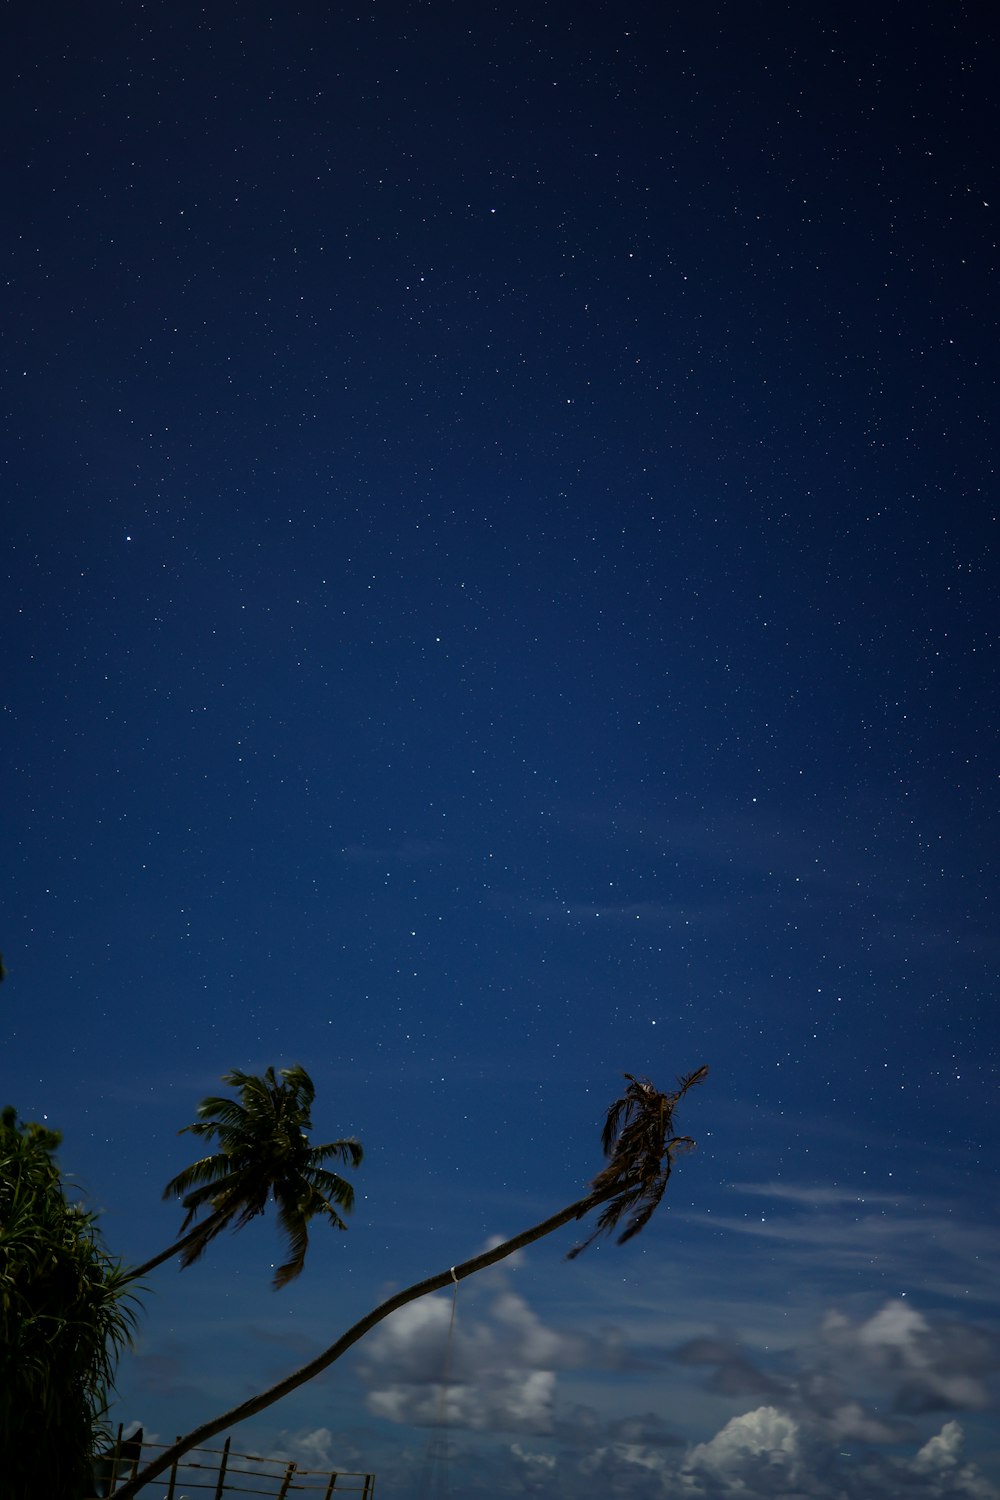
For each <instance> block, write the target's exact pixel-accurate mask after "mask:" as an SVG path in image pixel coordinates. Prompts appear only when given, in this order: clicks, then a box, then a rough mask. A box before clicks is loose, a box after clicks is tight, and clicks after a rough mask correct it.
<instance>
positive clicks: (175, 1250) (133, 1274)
mask: <svg viewBox="0 0 1000 1500" xmlns="http://www.w3.org/2000/svg"><path fill="white" fill-rule="evenodd" d="M222 1218H223V1215H222V1213H214V1214H211V1215H210V1216H209V1217H208V1218H207V1219H204V1220H203V1221H202V1222H201V1223H200V1224H196V1225H195V1227H194V1228H193V1229H189V1230H188V1232H187V1234H182V1235H181V1237H180V1239H179V1240H175V1241H174V1243H173V1244H172V1245H168V1246H167V1248H166V1250H161V1251H160V1253H159V1255H154V1256H153V1257H152V1259H151V1260H144V1261H143V1263H142V1265H141V1266H136V1267H135V1269H134V1270H131V1271H129V1272H128V1273H127V1275H126V1276H125V1279H124V1281H123V1282H122V1285H123V1286H127V1285H128V1283H129V1282H130V1281H138V1279H139V1277H140V1276H145V1275H147V1273H148V1272H150V1271H153V1270H155V1269H156V1267H157V1266H160V1265H162V1264H163V1262H164V1261H165V1260H171V1259H172V1258H173V1257H174V1256H175V1255H180V1253H181V1251H182V1250H186V1249H187V1247H188V1245H190V1244H191V1242H192V1240H196V1239H197V1238H198V1237H199V1236H200V1235H203V1234H204V1233H205V1230H206V1229H209V1228H211V1226H212V1224H213V1223H214V1221H215V1220H216V1219H222ZM115 1493H117V1491H116V1492H115Z"/></svg>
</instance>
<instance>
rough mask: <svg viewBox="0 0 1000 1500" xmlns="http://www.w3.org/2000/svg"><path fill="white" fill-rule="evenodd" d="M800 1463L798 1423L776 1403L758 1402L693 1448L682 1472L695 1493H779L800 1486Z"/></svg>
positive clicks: (688, 1485) (686, 1483) (686, 1484)
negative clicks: (709, 1440) (758, 1403)
mask: <svg viewBox="0 0 1000 1500" xmlns="http://www.w3.org/2000/svg"><path fill="white" fill-rule="evenodd" d="M801 1467H802V1465H801V1455H800V1447H799V1429H798V1427H797V1425H796V1423H795V1422H794V1421H793V1419H792V1418H791V1417H790V1416H788V1415H787V1413H785V1412H782V1411H779V1410H778V1409H777V1408H776V1407H774V1406H761V1407H758V1408H757V1410H756V1411H749V1412H746V1413H745V1414H744V1415H743V1416H741V1417H733V1419H732V1420H731V1421H730V1422H727V1423H726V1425H725V1427H723V1429H722V1431H721V1432H718V1433H716V1435H715V1437H714V1438H712V1440H711V1442H708V1443H699V1444H698V1445H697V1446H696V1447H695V1448H693V1449H692V1450H691V1452H690V1454H689V1455H688V1457H687V1459H686V1460H685V1462H684V1465H683V1467H682V1469H681V1474H680V1477H681V1479H682V1481H683V1483H684V1484H685V1486H686V1487H687V1488H688V1489H692V1490H694V1491H695V1493H699V1492H700V1493H706V1492H709V1491H710V1492H712V1493H716V1494H719V1495H730V1494H732V1495H735V1494H743V1493H745V1492H746V1491H747V1490H749V1491H750V1492H751V1493H752V1494H769V1495H777V1494H782V1493H788V1492H789V1491H790V1490H793V1489H795V1488H796V1487H797V1486H798V1484H799V1480H800V1477H801Z"/></svg>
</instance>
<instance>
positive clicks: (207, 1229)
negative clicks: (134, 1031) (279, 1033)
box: [133, 1064, 363, 1288]
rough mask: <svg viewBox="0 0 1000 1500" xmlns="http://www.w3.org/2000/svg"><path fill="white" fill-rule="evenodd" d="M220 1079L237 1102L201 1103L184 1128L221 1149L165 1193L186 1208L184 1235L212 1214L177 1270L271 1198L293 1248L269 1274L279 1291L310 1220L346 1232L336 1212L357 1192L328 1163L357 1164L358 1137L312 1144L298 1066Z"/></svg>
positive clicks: (307, 1084) (299, 1257)
mask: <svg viewBox="0 0 1000 1500" xmlns="http://www.w3.org/2000/svg"><path fill="white" fill-rule="evenodd" d="M279 1079H280V1080H281V1081H280V1082H279ZM222 1081H223V1083H228V1084H229V1085H230V1087H231V1088H234V1089H236V1090H237V1092H238V1094H239V1100H238V1101H237V1100H234V1099H227V1098H221V1097H213V1098H209V1099H203V1100H202V1102H201V1104H200V1105H199V1106H198V1116H199V1118H198V1119H197V1120H196V1121H195V1123H194V1124H193V1125H185V1126H184V1131H190V1132H191V1133H192V1134H193V1135H203V1136H207V1137H208V1138H209V1139H212V1138H214V1139H215V1140H216V1142H217V1144H218V1145H219V1147H220V1149H219V1150H218V1151H217V1152H216V1153H215V1154H214V1155H212V1156H205V1157H203V1158H202V1159H201V1161H196V1162H194V1163H193V1164H192V1165H191V1166H190V1167H186V1168H185V1169H184V1171H183V1172H180V1173H178V1175H177V1176H176V1177H174V1178H173V1179H172V1180H171V1181H170V1182H168V1183H167V1186H166V1187H165V1188H164V1191H163V1196H164V1198H169V1197H177V1198H180V1199H181V1200H182V1202H183V1204H184V1207H185V1208H186V1209H187V1218H186V1219H185V1220H184V1223H183V1225H182V1226H181V1234H182V1235H183V1234H184V1231H185V1230H186V1229H187V1228H188V1226H189V1225H190V1224H192V1223H193V1221H194V1219H195V1217H196V1216H197V1214H198V1211H199V1210H200V1209H202V1208H205V1207H209V1208H211V1209H212V1214H211V1217H210V1218H208V1219H206V1220H204V1222H203V1224H202V1226H201V1231H200V1232H199V1233H196V1234H194V1235H193V1236H192V1237H191V1238H189V1239H188V1241H187V1243H186V1244H183V1249H182V1250H181V1265H182V1266H189V1265H191V1264H192V1262H194V1261H196V1260H197V1259H198V1257H199V1256H200V1255H201V1254H202V1253H203V1252H204V1250H205V1248H206V1246H207V1245H208V1244H209V1243H210V1241H211V1240H213V1239H214V1238H215V1236H216V1235H217V1234H219V1233H221V1231H222V1230H223V1229H225V1228H226V1227H227V1226H228V1227H231V1228H233V1229H240V1228H242V1226H243V1225H244V1224H248V1223H249V1222H250V1220H251V1219H254V1218H256V1217H257V1215H258V1214H262V1213H263V1212H264V1209H265V1207H266V1206H267V1203H268V1201H269V1200H273V1202H274V1203H275V1204H276V1205H277V1209H278V1224H279V1226H280V1228H281V1231H282V1234H283V1235H284V1238H285V1240H286V1241H287V1244H288V1247H289V1251H290V1256H289V1259H288V1261H287V1262H286V1263H285V1265H283V1266H279V1267H278V1270H277V1272H276V1273H275V1277H274V1286H275V1288H278V1287H282V1286H285V1285H286V1284H287V1283H288V1282H289V1281H292V1280H293V1279H294V1278H295V1277H296V1276H298V1275H299V1274H300V1272H301V1270H302V1267H303V1264H304V1262H305V1256H306V1250H307V1248H308V1244H309V1223H310V1220H311V1219H313V1218H316V1217H319V1218H325V1219H326V1220H327V1221H328V1222H329V1223H330V1224H331V1225H332V1226H333V1227H334V1228H335V1229H346V1228H347V1225H346V1224H345V1223H344V1220H343V1218H342V1216H341V1214H340V1213H339V1212H338V1209H339V1210H343V1212H344V1213H347V1212H349V1211H350V1209H351V1208H352V1207H353V1204H354V1189H353V1187H352V1186H351V1184H350V1183H349V1182H348V1181H347V1180H346V1178H343V1177H341V1176H340V1175H339V1174H338V1173H337V1172H331V1171H330V1170H329V1169H328V1168H327V1166H326V1165H325V1163H326V1162H328V1161H330V1160H339V1161H342V1162H345V1163H349V1164H350V1165H351V1166H354V1167H356V1166H358V1165H359V1164H360V1162H361V1158H362V1154H363V1153H362V1150H361V1146H360V1145H359V1143H358V1142H357V1141H355V1140H341V1141H328V1142H327V1143H326V1144H325V1145H323V1146H312V1145H310V1144H309V1138H308V1136H307V1134H306V1132H307V1131H308V1130H311V1129H312V1119H311V1114H310V1112H311V1109H312V1103H313V1099H314V1097H315V1093H316V1090H315V1088H314V1086H313V1082H312V1079H311V1078H310V1077H309V1074H308V1073H307V1072H306V1070H305V1068H303V1067H302V1066H301V1065H300V1064H296V1065H295V1066H294V1067H291V1068H281V1069H280V1070H279V1072H278V1074H277V1075H275V1071H274V1069H273V1068H268V1070H267V1072H266V1073H265V1074H264V1076H263V1077H258V1076H257V1075H256V1074H252V1073H241V1072H240V1071H239V1070H238V1069H234V1070H233V1072H231V1073H226V1074H225V1075H224V1077H223V1080H222ZM184 1131H182V1132H181V1134H183V1133H184ZM182 1243H183V1242H182ZM158 1259H159V1257H158ZM140 1269H141V1270H145V1269H146V1268H144V1267H143V1268H140ZM133 1274H139V1273H138V1272H136V1273H133Z"/></svg>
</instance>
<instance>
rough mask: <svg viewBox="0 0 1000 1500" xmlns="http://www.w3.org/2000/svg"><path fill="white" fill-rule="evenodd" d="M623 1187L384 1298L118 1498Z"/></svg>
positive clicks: (172, 1451)
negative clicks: (406, 1310)
mask: <svg viewBox="0 0 1000 1500" xmlns="http://www.w3.org/2000/svg"><path fill="white" fill-rule="evenodd" d="M617 1191H618V1189H617V1188H614V1187H609V1188H606V1189H605V1190H604V1192H601V1193H589V1194H588V1195H587V1197H586V1198H579V1199H578V1200H577V1202H576V1203H571V1204H570V1205H569V1206H568V1207H567V1208H563V1209H560V1211H559V1213H557V1214H553V1215H552V1217H551V1218H550V1219H543V1220H542V1222H541V1223H540V1224H533V1225H532V1227H531V1228H530V1229H525V1230H524V1231H523V1232H522V1233H521V1234H516V1235H515V1236H514V1238H513V1239H510V1240H504V1242H503V1244H501V1245H496V1246H494V1248H493V1249H492V1250H485V1251H484V1252H483V1254H482V1255H474V1256H473V1257H472V1259H471V1260H466V1261H463V1262H462V1264H461V1265H458V1266H451V1267H449V1269H448V1270H447V1271H439V1272H438V1274H437V1275H436V1276H428V1277H427V1279H426V1281H417V1282H414V1284H413V1286H408V1287H404V1289H403V1290H402V1291H401V1292H395V1293H393V1295H392V1296H391V1297H389V1298H387V1299H386V1301H385V1302H380V1303H379V1305H378V1307H375V1308H373V1309H372V1311H371V1312H370V1313H366V1314H365V1316H364V1317H363V1318H360V1319H359V1320H358V1322H357V1323H355V1324H353V1325H352V1326H351V1327H350V1328H349V1329H348V1330H347V1332H346V1333H343V1334H341V1336H340V1338H339V1339H337V1341H336V1343H333V1344H331V1345H330V1347H329V1348H328V1349H324V1351H323V1353H322V1354H318V1355H317V1356H316V1358H315V1359H311V1360H310V1361H309V1363H308V1364H304V1365H300V1367H299V1368H298V1369H297V1370H293V1372H292V1374H291V1375H286V1376H285V1378H284V1380H279V1381H278V1382H277V1384H275V1385H272V1386H269V1387H268V1389H267V1390H266V1391H261V1392H260V1394H259V1395H257V1396H251V1397H250V1398H249V1400H247V1401H242V1402H240V1404H239V1406H234V1407H233V1408H232V1409H231V1410H230V1411H225V1412H223V1413H222V1415H221V1416H218V1417H213V1418H212V1419H211V1421H209V1422H203V1423H202V1425H201V1426H200V1427H195V1428H193V1429H192V1431H191V1432H188V1433H186V1434H185V1435H184V1437H182V1438H178V1440H177V1442H176V1443H174V1444H173V1446H172V1447H170V1448H168V1449H166V1451H165V1452H164V1453H161V1454H160V1456H159V1457H158V1458H156V1459H154V1460H153V1462H152V1463H151V1464H147V1466H146V1467H145V1468H144V1469H143V1470H141V1472H140V1473H138V1474H137V1475H136V1476H135V1478H134V1479H130V1480H128V1482H127V1483H126V1484H123V1485H121V1486H120V1488H118V1489H116V1490H115V1497H116V1500H132V1497H133V1496H134V1495H135V1494H136V1492H137V1491H138V1490H139V1489H141V1487H142V1486H143V1485H144V1484H149V1482H150V1481H151V1480H153V1479H155V1478H156V1476H157V1475H158V1474H162V1473H163V1471H164V1469H168V1468H169V1467H170V1465H171V1464H172V1463H173V1462H174V1460H175V1459H178V1458H180V1457H182V1455H183V1454H185V1453H188V1452H190V1450H191V1449H192V1448H199V1447H201V1446H202V1445H203V1444H204V1443H206V1442H207V1441H208V1439H209V1438H213V1437H215V1436H216V1434H217V1433H220V1432H224V1431H225V1430H226V1428H227V1427H235V1426H236V1424H237V1423H238V1422H245V1421H246V1419H247V1418H248V1417H255V1416H256V1415H257V1413H258V1412H261V1411H264V1410H265V1408H266V1407H268V1406H273V1405H274V1403H275V1402H276V1401H280V1400H281V1398H282V1397H283V1396H287V1395H289V1393H290V1392H291V1391H294V1390H298V1388H299V1386H300V1385H305V1384H306V1382H307V1381H309V1380H312V1379H313V1377H314V1376H315V1375H319V1374H320V1373H321V1372H322V1371H323V1370H326V1369H328V1368H329V1366H330V1365H332V1364H333V1363H334V1362H335V1361H336V1360H338V1359H339V1358H340V1356H341V1355H342V1354H346V1352H347V1350H348V1349H350V1347H351V1345H352V1344H356V1343H357V1342H358V1340H359V1339H361V1338H363V1337H364V1336H365V1334H366V1333H368V1332H369V1330H370V1329H372V1328H374V1327H375V1325H376V1323H381V1321H382V1319H383V1318H387V1317H388V1316H389V1314H390V1313H393V1312H396V1311H397V1309H398V1308H400V1307H405V1306H406V1305H407V1303H408V1302H415V1301H416V1300H417V1298H418V1297H426V1296H427V1294H428V1293H429V1292H438V1291H440V1290H441V1288H442V1287H446V1286H450V1285H451V1284H452V1282H453V1281H456V1282H457V1281H464V1280H465V1278H466V1277H467V1276H474V1275H475V1273H476V1272H477V1271H485V1270H486V1268H487V1266H493V1265H496V1263H497V1261H499V1260H505V1259H506V1258H507V1256H508V1255H513V1253H514V1251H515V1250H521V1249H523V1248H524V1246H525V1245H530V1244H533V1243H534V1241H535V1240H540V1239H542V1238H543V1237H544V1236H545V1235H547V1234H551V1233H552V1231H553V1230H554V1229H561V1228H562V1226H563V1225H564V1224H568V1223H569V1222H570V1220H571V1219H582V1218H583V1216H584V1214H587V1213H589V1212H590V1210H591V1209H592V1208H596V1207H597V1206H598V1204H601V1203H604V1202H606V1201H607V1200H608V1199H609V1198H613V1197H614V1196H615V1193H616V1192H617ZM182 1244H183V1241H178V1245H175V1246H173V1247H172V1249H171V1250H170V1251H166V1252H165V1253H164V1255H162V1256H158V1257H157V1258H156V1259H155V1260H152V1261H149V1262H147V1264H146V1266H144V1267H140V1268H139V1269H140V1271H142V1270H148V1269H149V1267H150V1266H154V1265H158V1264H159V1262H160V1261H161V1260H163V1259H165V1258H166V1256H167V1255H169V1254H173V1253H174V1252H175V1251H176V1250H177V1249H178V1247H179V1246H180V1245H182ZM138 1274H139V1272H136V1275H138Z"/></svg>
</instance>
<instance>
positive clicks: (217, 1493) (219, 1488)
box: [215, 1438, 232, 1500]
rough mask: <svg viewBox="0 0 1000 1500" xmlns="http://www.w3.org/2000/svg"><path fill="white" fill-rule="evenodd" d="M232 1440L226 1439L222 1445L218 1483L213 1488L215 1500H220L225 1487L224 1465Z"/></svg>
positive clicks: (226, 1461)
mask: <svg viewBox="0 0 1000 1500" xmlns="http://www.w3.org/2000/svg"><path fill="white" fill-rule="evenodd" d="M231 1442H232V1438H226V1441H225V1442H224V1443H223V1445H222V1462H221V1463H220V1465H219V1482H218V1484H217V1485H216V1486H215V1500H222V1492H223V1490H224V1489H225V1487H226V1464H227V1463H228V1462H229V1444H230V1443H231Z"/></svg>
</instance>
